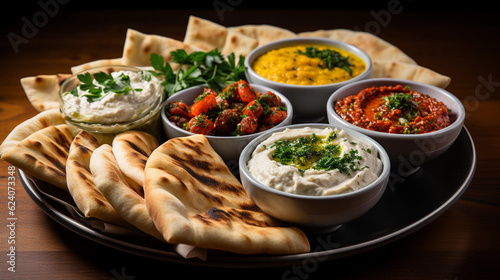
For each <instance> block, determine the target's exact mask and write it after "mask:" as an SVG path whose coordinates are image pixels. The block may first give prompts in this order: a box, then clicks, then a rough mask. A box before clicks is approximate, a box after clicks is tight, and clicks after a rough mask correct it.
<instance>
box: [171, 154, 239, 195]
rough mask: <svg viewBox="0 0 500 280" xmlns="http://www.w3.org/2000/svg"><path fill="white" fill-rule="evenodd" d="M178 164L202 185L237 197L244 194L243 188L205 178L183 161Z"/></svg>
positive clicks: (177, 162)
mask: <svg viewBox="0 0 500 280" xmlns="http://www.w3.org/2000/svg"><path fill="white" fill-rule="evenodd" d="M176 164H177V165H179V166H180V167H181V168H183V169H184V170H186V171H187V172H188V173H189V175H191V176H192V177H193V178H194V179H196V180H198V181H199V182H201V183H202V184H204V185H206V186H208V187H211V188H216V189H217V190H220V191H226V192H231V193H234V194H236V195H239V194H240V193H242V192H243V190H242V189H241V188H238V187H237V186H233V185H230V184H227V183H225V182H221V181H218V180H216V179H214V178H211V177H209V176H204V175H202V174H198V173H197V172H195V171H194V170H193V169H191V168H190V167H189V166H187V165H186V164H185V163H184V162H183V161H176Z"/></svg>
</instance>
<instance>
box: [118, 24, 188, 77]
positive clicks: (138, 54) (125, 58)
mask: <svg viewBox="0 0 500 280" xmlns="http://www.w3.org/2000/svg"><path fill="white" fill-rule="evenodd" d="M178 49H183V50H185V51H186V52H187V53H191V52H193V51H195V50H197V48H195V47H193V46H191V45H189V44H186V43H183V42H181V41H178V40H175V39H172V38H168V37H164V36H160V35H150V34H144V33H141V32H139V31H136V30H134V29H128V31H127V37H126V40H125V45H124V47H123V54H122V64H123V65H131V66H151V54H152V53H156V54H158V55H161V56H163V59H164V61H165V62H169V61H171V60H172V55H171V54H170V52H172V51H175V50H178ZM172 68H173V69H174V70H175V69H176V68H178V67H176V66H175V65H172Z"/></svg>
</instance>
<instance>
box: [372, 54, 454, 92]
mask: <svg viewBox="0 0 500 280" xmlns="http://www.w3.org/2000/svg"><path fill="white" fill-rule="evenodd" d="M372 66H373V68H372V75H371V77H372V78H384V77H387V78H397V79H405V80H410V81H416V82H421V83H426V84H430V85H434V86H437V87H440V88H446V87H447V86H448V85H449V84H450V82H451V78H450V77H447V76H444V75H441V74H439V73H437V72H435V71H433V70H431V69H429V68H425V67H422V66H419V65H416V64H410V63H404V62H397V61H391V60H374V61H373V62H372Z"/></svg>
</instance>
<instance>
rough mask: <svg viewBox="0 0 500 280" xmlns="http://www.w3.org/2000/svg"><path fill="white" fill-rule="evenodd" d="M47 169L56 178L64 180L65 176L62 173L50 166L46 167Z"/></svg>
mask: <svg viewBox="0 0 500 280" xmlns="http://www.w3.org/2000/svg"><path fill="white" fill-rule="evenodd" d="M47 168H48V169H50V170H51V171H52V172H54V173H55V174H56V176H59V177H63V178H64V179H66V174H65V173H64V172H61V171H59V170H57V169H55V168H54V167H52V166H47Z"/></svg>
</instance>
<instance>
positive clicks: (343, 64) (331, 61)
mask: <svg viewBox="0 0 500 280" xmlns="http://www.w3.org/2000/svg"><path fill="white" fill-rule="evenodd" d="M297 52H298V53H299V54H302V55H305V56H307V57H311V58H320V59H322V60H323V67H325V68H328V70H332V69H334V68H336V67H338V68H342V69H344V70H345V71H346V72H347V73H349V75H350V76H352V69H351V67H352V66H353V65H352V63H351V61H349V57H348V56H343V55H341V54H340V53H339V52H337V51H335V50H331V49H324V50H318V47H317V46H312V47H307V48H306V51H305V52H303V51H301V50H299V51H297Z"/></svg>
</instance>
